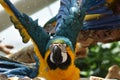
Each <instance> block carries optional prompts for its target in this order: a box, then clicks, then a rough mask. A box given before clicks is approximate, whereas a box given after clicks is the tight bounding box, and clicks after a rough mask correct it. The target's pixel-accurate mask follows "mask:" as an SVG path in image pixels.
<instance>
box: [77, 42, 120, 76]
mask: <svg viewBox="0 0 120 80" xmlns="http://www.w3.org/2000/svg"><path fill="white" fill-rule="evenodd" d="M75 64H76V66H77V67H79V68H80V70H81V76H82V77H89V76H91V75H94V76H99V77H105V76H106V74H107V73H108V68H109V67H110V66H112V65H114V64H117V65H119V66H120V42H113V43H109V44H98V45H95V46H91V47H89V51H88V56H87V57H86V58H83V59H77V60H76V61H75Z"/></svg>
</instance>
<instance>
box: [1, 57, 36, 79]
mask: <svg viewBox="0 0 120 80" xmlns="http://www.w3.org/2000/svg"><path fill="white" fill-rule="evenodd" d="M0 74H6V75H7V76H8V77H14V76H18V77H25V76H28V77H31V78H33V77H36V75H37V70H36V68H30V67H28V66H26V65H24V64H22V63H19V62H16V61H12V60H10V59H8V58H6V57H3V56H0Z"/></svg>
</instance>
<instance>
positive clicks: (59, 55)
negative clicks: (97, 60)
mask: <svg viewBox="0 0 120 80" xmlns="http://www.w3.org/2000/svg"><path fill="white" fill-rule="evenodd" d="M117 2H119V1H118V0H110V1H109V0H60V9H59V11H58V14H57V15H56V16H55V17H54V18H52V19H50V20H49V21H48V22H47V23H46V24H45V28H48V27H46V26H48V24H53V27H52V31H53V32H54V34H53V35H51V34H48V33H47V31H45V30H44V28H42V27H41V26H39V25H38V22H37V21H38V20H33V19H32V18H30V17H29V16H27V15H26V14H24V13H20V12H19V11H18V10H17V9H16V8H15V6H14V5H13V4H12V3H11V2H10V1H9V0H0V4H1V5H2V6H3V7H4V8H5V9H6V11H7V12H8V14H9V15H10V19H11V21H12V23H13V24H14V25H15V28H16V29H18V30H19V32H20V34H21V36H22V38H23V42H25V43H26V42H28V41H29V40H30V39H31V40H32V42H33V45H34V50H35V53H36V55H35V56H34V58H35V61H36V65H35V66H33V67H32V68H31V67H28V66H25V65H24V64H21V63H17V62H14V61H10V60H8V59H3V58H1V59H0V62H1V63H0V64H1V65H4V66H1V65H0V68H1V69H0V72H1V73H4V74H7V75H8V76H14V75H17V76H20V77H22V76H29V77H31V78H33V77H36V76H40V77H44V78H46V79H47V80H56V79H57V80H78V79H79V78H80V70H79V69H78V68H77V67H76V66H75V64H74V61H75V49H76V43H77V37H78V35H79V32H80V31H82V30H99V29H100V30H101V29H107V30H109V29H118V28H119V24H120V22H119V20H120V17H119V11H118V10H117V9H116V8H118V6H119V5H118V6H116V7H114V8H113V7H111V6H114V5H113V4H118V3H117ZM111 16H112V17H111ZM50 31H51V30H50ZM48 32H49V30H48ZM10 64H12V65H10ZM9 65H10V68H9Z"/></svg>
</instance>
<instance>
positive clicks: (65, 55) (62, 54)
mask: <svg viewBox="0 0 120 80" xmlns="http://www.w3.org/2000/svg"><path fill="white" fill-rule="evenodd" d="M56 45H57V46H58V47H59V48H60V49H61V56H62V63H65V62H66V61H67V58H68V55H67V51H66V47H67V45H66V44H60V43H59V44H58V43H56V44H52V45H50V50H52V48H53V47H54V46H56ZM50 61H51V62H52V63H55V62H54V60H53V53H52V51H51V54H50Z"/></svg>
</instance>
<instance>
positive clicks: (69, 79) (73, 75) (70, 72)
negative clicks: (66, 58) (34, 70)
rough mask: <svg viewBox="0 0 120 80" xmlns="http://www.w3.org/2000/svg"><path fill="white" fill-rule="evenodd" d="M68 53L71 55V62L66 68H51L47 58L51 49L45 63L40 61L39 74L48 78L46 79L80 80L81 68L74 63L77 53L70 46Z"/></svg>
mask: <svg viewBox="0 0 120 80" xmlns="http://www.w3.org/2000/svg"><path fill="white" fill-rule="evenodd" d="M67 51H68V53H69V55H70V57H71V63H70V65H69V66H68V67H67V68H66V69H60V68H56V69H50V67H49V66H48V64H47V62H46V59H47V57H48V55H49V50H48V52H47V53H46V56H45V59H44V63H42V62H41V63H40V69H39V74H38V76H41V77H44V78H46V80H79V78H80V76H79V75H80V70H79V69H78V68H77V67H76V66H75V65H74V59H75V55H74V54H73V53H72V52H71V50H70V49H69V48H68V50H67Z"/></svg>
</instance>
